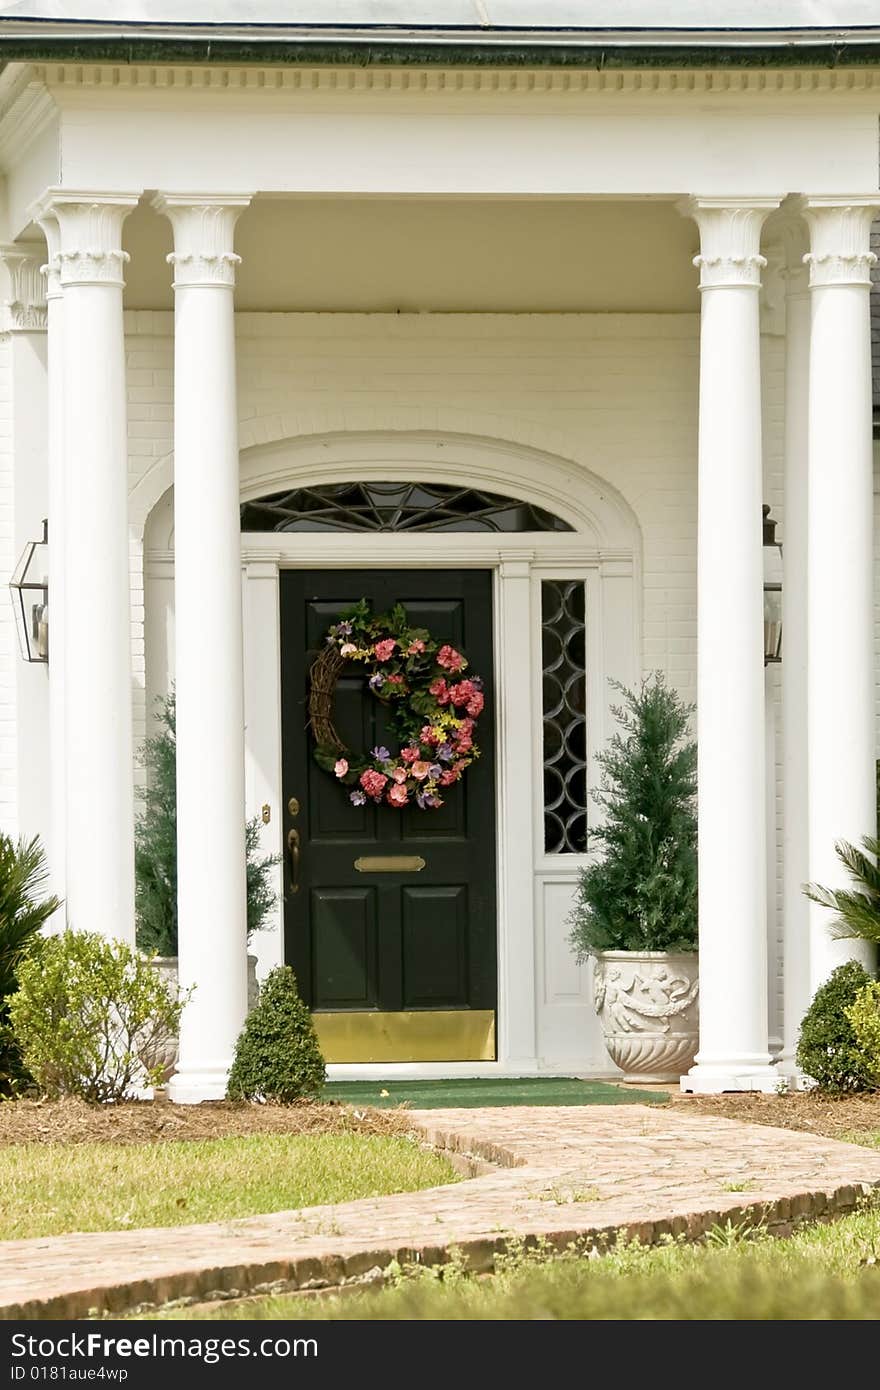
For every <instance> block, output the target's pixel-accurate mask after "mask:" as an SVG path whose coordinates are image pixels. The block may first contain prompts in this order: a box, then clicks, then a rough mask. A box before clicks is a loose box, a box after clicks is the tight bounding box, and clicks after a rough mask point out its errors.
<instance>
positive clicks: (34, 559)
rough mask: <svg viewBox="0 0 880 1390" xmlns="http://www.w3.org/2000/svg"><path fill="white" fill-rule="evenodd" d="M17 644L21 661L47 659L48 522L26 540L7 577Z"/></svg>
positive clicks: (43, 661) (44, 660)
mask: <svg viewBox="0 0 880 1390" xmlns="http://www.w3.org/2000/svg"><path fill="white" fill-rule="evenodd" d="M9 592H10V594H11V595H12V607H13V610H14V612H15V626H16V628H17V629H18V645H19V647H20V648H21V654H22V657H23V658H24V660H25V661H38V662H42V663H43V664H44V665H45V664H47V663H48V661H49V523H48V522H47V521H44V522H43V537H42V540H38V541H28V543H27V545H26V546H25V548H24V550H23V551H22V553H21V558H20V560H19V562H18V564H17V565H16V566H15V569H14V570H13V572H12V578H11V579H10V581H9Z"/></svg>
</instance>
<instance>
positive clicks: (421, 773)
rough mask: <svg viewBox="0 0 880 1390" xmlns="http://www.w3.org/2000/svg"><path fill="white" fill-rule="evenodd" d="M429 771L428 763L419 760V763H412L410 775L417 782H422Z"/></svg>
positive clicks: (429, 765)
mask: <svg viewBox="0 0 880 1390" xmlns="http://www.w3.org/2000/svg"><path fill="white" fill-rule="evenodd" d="M430 771H431V764H430V763H426V762H422V761H421V760H420V761H419V762H417V763H413V765H412V775H413V777H415V779H416V781H417V782H424V780H425V778H426V777H427V775H428V773H429V772H430Z"/></svg>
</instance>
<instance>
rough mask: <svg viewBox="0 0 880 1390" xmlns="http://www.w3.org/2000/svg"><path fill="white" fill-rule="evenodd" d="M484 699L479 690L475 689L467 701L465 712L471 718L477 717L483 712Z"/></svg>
mask: <svg viewBox="0 0 880 1390" xmlns="http://www.w3.org/2000/svg"><path fill="white" fill-rule="evenodd" d="M485 703H486V701H485V698H484V697H483V695H482V694H481V692H480V691H479V690H475V691H474V693H473V695H472V696H471V698H470V699H469V700H468V702H467V712H468V714H469V715H471V716H472V718H474V719H477V718H478V717H479V716H480V715H481V714H482V713H483V706H484V705H485Z"/></svg>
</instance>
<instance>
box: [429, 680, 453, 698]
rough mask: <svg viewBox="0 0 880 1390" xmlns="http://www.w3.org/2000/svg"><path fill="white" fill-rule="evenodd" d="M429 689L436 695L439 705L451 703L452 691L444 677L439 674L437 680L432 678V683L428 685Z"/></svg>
mask: <svg viewBox="0 0 880 1390" xmlns="http://www.w3.org/2000/svg"><path fill="white" fill-rule="evenodd" d="M428 690H429V691H430V693H431V694H432V695H433V696H434V699H435V700H436V701H437V704H438V705H448V704H449V697H450V693H451V692H450V690H449V687H448V685H447V684H446V681H445V680H444V679H443V677H442V676H437V678H436V679H435V680H432V681H431V684H430V685H429V686H428Z"/></svg>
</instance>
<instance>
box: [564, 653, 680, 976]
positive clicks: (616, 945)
mask: <svg viewBox="0 0 880 1390" xmlns="http://www.w3.org/2000/svg"><path fill="white" fill-rule="evenodd" d="M612 684H613V686H614V688H615V689H616V690H619V691H620V693H621V695H622V705H621V706H618V707H614V708H613V709H612V713H613V715H614V717H615V719H616V720H617V722H618V724H619V725H620V729H621V732H620V733H616V734H615V735H614V737H613V738H612V739H611V742H610V744H609V746H608V748H607V749H606V750H605V752H603V753H600V754H599V757H598V763H599V766H600V767H601V769H602V786H601V788H600V789H599V790H598V791H597V792H595V793H594V799H595V801H596V803H597V804H598V805H599V806H600V807H601V808H602V811H603V813H604V814H603V817H602V821H601V823H600V824H599V825H597V826H596V827H595V828H593V829H591V830H590V841H591V844H594V845H598V846H601V848H602V849H603V850H604V854H603V856H602V858H601V859H600V860H599V861H598V862H597V863H595V864H590V865H588V866H587V868H585V869H584V870H582V872H581V875H580V879H579V882H578V887H577V890H576V897H575V904H574V907H573V909H572V912H571V915H570V917H569V925H570V926H571V929H572V930H571V936H570V938H569V939H570V941H571V944H572V946H573V947H574V949H575V950H576V952H577V954H578V956H579V958H581V959H583V958H584V957H585V956H587V955H589V954H590V953H591V952H596V951H694V950H696V947H697V817H696V804H695V802H696V790H697V786H696V773H697V746H696V744H695V743H694V742H693V740H692V739H690V738H689V737H688V728H689V723H690V716H691V714H692V712H693V707H692V706H690V705H685V704H684V703H683V701H682V700H681V698H680V697H679V696H678V695H677V694H676V692H675V691H673V690H670V689H668V687H667V686H666V683H665V681H664V678H663V676H662V674H659V673H658V674H655V675H654V676H653V677H650V678H649V679H648V680H645V681H643V683H642V685H641V687H640V689H639V690H637V691H631V690H627V689H625V687H623V686H621V685H618V684H617V682H612Z"/></svg>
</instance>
